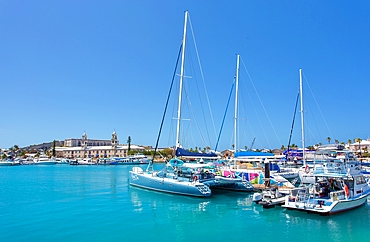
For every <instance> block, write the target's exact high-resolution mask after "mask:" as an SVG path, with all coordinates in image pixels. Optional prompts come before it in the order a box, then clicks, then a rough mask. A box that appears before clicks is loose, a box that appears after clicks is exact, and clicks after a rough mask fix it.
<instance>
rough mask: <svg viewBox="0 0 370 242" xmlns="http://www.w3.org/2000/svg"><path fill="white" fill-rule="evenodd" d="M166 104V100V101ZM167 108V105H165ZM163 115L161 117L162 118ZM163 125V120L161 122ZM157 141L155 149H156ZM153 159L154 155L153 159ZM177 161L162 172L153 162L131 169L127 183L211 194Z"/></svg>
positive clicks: (166, 189)
mask: <svg viewBox="0 0 370 242" xmlns="http://www.w3.org/2000/svg"><path fill="white" fill-rule="evenodd" d="M188 14H189V13H188V11H186V12H185V21H184V34H183V39H182V47H181V51H182V53H181V70H180V85H179V86H180V87H179V105H178V111H177V114H178V117H177V135H176V148H180V143H179V132H180V119H181V98H182V85H183V78H184V60H185V45H186V27H187V21H188ZM167 102H168V99H167ZM166 107H167V105H166ZM164 116H165V114H164V115H163V118H164ZM162 124H163V120H162ZM161 127H162V125H161ZM158 140H159V137H158V139H157V145H156V149H157V147H158ZM154 157H155V153H154V156H153V159H154ZM182 163H183V162H182V161H181V160H179V159H176V158H175V159H172V160H170V161H169V162H167V163H166V166H165V168H164V169H163V170H160V171H154V170H153V161H151V162H150V163H149V165H148V168H147V169H146V170H145V171H144V170H143V169H142V168H141V167H133V168H132V170H131V171H130V175H129V183H130V185H132V186H136V187H141V188H145V189H149V190H154V191H159V192H166V193H173V194H179V195H187V196H195V197H208V196H210V195H211V194H212V192H211V189H210V188H209V186H207V185H206V184H205V183H202V182H200V181H199V179H198V176H194V174H192V172H191V171H190V172H189V173H186V172H183V171H180V170H179V169H178V167H179V166H181V165H182Z"/></svg>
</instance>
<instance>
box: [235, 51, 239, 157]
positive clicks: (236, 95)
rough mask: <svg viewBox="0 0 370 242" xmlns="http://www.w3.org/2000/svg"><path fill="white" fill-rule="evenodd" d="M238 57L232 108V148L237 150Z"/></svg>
mask: <svg viewBox="0 0 370 242" xmlns="http://www.w3.org/2000/svg"><path fill="white" fill-rule="evenodd" d="M239 59H240V55H237V59H236V75H235V110H234V149H235V151H237V145H236V144H237V139H236V137H237V135H236V134H237V132H238V130H237V118H238V86H239Z"/></svg>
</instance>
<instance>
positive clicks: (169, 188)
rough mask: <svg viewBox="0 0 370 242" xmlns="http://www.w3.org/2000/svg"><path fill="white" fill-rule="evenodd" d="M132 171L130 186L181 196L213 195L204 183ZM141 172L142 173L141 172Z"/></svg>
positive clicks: (138, 170)
mask: <svg viewBox="0 0 370 242" xmlns="http://www.w3.org/2000/svg"><path fill="white" fill-rule="evenodd" d="M135 168H137V167H134V168H133V170H132V171H130V176H129V182H130V185H132V186H136V187H141V188H145V189H149V190H154V191H159V192H166V193H173V194H179V195H187V196H195V197H208V196H210V195H211V194H212V192H211V189H210V188H209V187H208V186H207V185H205V184H202V183H199V182H198V181H196V182H190V181H181V180H177V179H175V178H172V177H171V178H170V177H159V176H157V173H156V172H153V173H150V172H144V171H142V170H141V169H135ZM140 170H141V171H140Z"/></svg>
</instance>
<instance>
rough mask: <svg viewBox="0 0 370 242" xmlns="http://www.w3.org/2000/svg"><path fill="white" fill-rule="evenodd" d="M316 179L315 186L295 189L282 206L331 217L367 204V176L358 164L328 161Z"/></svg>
mask: <svg viewBox="0 0 370 242" xmlns="http://www.w3.org/2000/svg"><path fill="white" fill-rule="evenodd" d="M343 167H346V168H347V169H343ZM314 180H315V182H314V183H313V184H309V185H306V186H301V187H298V188H295V189H292V190H291V191H290V193H289V195H288V196H286V197H285V203H284V204H283V205H282V207H285V208H287V209H288V210H299V211H305V212H308V213H317V214H321V215H331V214H335V213H339V212H344V211H347V210H350V209H353V208H356V207H359V206H361V205H363V204H364V203H366V201H367V196H368V195H369V194H370V186H369V184H368V183H367V182H366V179H365V176H364V175H363V173H362V172H361V169H360V167H358V166H355V165H353V166H351V165H347V166H344V165H343V164H340V163H333V162H332V161H329V162H324V164H323V170H321V171H318V170H317V171H316V172H315V173H314Z"/></svg>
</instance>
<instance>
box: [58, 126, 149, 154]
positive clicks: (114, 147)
mask: <svg viewBox="0 0 370 242" xmlns="http://www.w3.org/2000/svg"><path fill="white" fill-rule="evenodd" d="M130 149H131V150H135V151H138V152H143V151H144V150H145V148H144V147H141V146H138V145H130ZM55 152H56V156H57V157H65V158H109V157H126V156H127V153H128V145H120V144H119V141H118V137H117V134H116V131H114V132H113V134H112V138H111V139H110V140H91V139H88V138H87V135H86V133H84V134H83V135H82V138H81V139H66V140H65V142H64V147H55Z"/></svg>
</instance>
